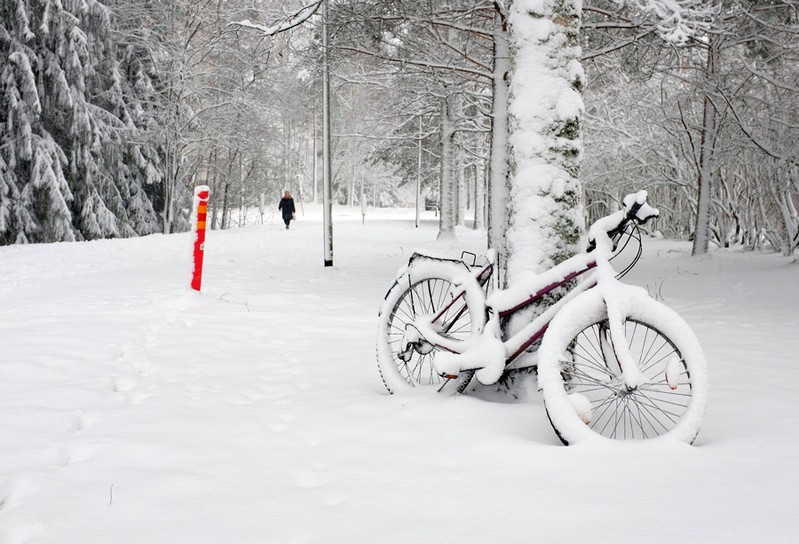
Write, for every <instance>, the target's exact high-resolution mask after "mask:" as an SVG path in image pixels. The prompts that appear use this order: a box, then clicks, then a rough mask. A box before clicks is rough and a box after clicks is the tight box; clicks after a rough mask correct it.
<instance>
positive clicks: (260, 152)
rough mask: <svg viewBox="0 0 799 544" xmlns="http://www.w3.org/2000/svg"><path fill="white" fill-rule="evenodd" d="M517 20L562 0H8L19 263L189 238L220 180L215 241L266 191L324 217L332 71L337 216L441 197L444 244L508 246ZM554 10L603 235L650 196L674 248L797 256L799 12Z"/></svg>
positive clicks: (6, 52)
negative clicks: (506, 106)
mask: <svg viewBox="0 0 799 544" xmlns="http://www.w3.org/2000/svg"><path fill="white" fill-rule="evenodd" d="M514 4H516V5H517V6H518V5H520V4H529V5H531V6H536V5H538V4H544V3H542V2H533V1H529V0H528V1H527V2H523V1H522V0H516V1H515V2H510V1H508V2H500V1H497V2H493V1H480V0H447V1H407V0H381V1H377V0H374V1H370V0H329V2H328V3H327V5H326V6H325V7H326V9H325V12H324V17H323V12H322V10H321V9H320V6H321V5H322V3H321V2H320V1H318V0H314V1H311V0H306V1H304V2H303V1H297V0H280V1H274V0H270V1H260V0H208V1H201V2H194V1H188V0H162V1H151V0H103V1H98V0H10V1H6V2H3V3H2V6H0V62H2V64H0V244H14V243H35V242H54V241H78V240H92V239H99V238H113V237H131V236H138V235H147V234H152V233H156V232H162V233H170V232H177V231H184V230H187V229H188V228H189V225H190V218H189V211H190V208H191V199H192V195H193V188H194V187H195V186H196V185H200V184H207V185H209V186H210V187H211V195H212V196H211V202H210V207H209V212H210V215H211V218H212V219H211V222H210V228H212V229H226V228H230V227H233V226H238V225H242V224H244V223H245V222H246V221H247V214H252V213H254V211H253V210H256V209H257V208H258V206H259V205H261V206H263V204H262V202H263V199H264V196H263V195H265V199H266V206H267V209H271V208H273V207H275V206H276V200H277V198H278V197H279V195H280V194H281V193H282V191H283V190H290V191H292V192H293V193H294V195H295V198H296V199H297V200H299V202H298V205H301V203H302V202H303V201H305V202H309V201H318V200H319V198H320V193H321V187H320V184H321V179H322V177H323V176H322V173H321V171H322V143H321V138H322V134H321V129H322V122H321V117H322V116H321V112H322V110H323V104H322V102H323V93H322V84H321V81H322V74H323V71H324V70H323V68H324V67H325V65H326V66H327V67H328V68H329V73H330V74H331V79H330V81H331V84H330V85H331V86H330V88H331V92H330V111H331V122H332V127H333V130H332V133H331V140H330V145H331V154H330V156H331V159H332V160H331V177H332V188H333V192H332V193H333V194H332V198H333V199H334V200H335V201H336V202H337V203H338V204H343V205H350V206H357V205H361V203H363V205H365V206H378V207H392V206H401V205H407V204H411V205H414V204H416V205H417V206H418V205H421V204H420V201H419V196H421V197H422V199H423V198H424V196H429V197H430V198H432V199H435V200H436V202H437V206H438V208H439V209H440V212H441V213H440V227H439V228H440V230H441V232H444V233H447V232H454V227H455V226H456V225H459V224H464V223H465V222H466V221H467V219H469V220H470V224H472V225H473V226H474V228H476V229H481V228H487V229H488V230H489V239H490V237H491V228H492V225H491V224H490V223H491V222H492V220H493V221H495V222H496V220H495V218H494V216H492V213H491V211H490V208H491V206H492V196H491V193H492V190H493V191H495V192H497V193H501V192H502V191H501V190H500V188H501V187H502V186H504V185H506V183H507V178H508V177H512V175H513V172H512V166H513V165H512V162H513V161H512V160H510V161H505V163H506V164H502V165H500V166H498V163H497V154H498V152H497V150H498V149H501V148H503V147H505V146H506V141H505V140H504V139H499V140H497V138H496V135H497V132H498V130H505V128H504V124H505V122H506V121H507V119H502V118H500V117H502V116H498V115H497V110H496V104H497V99H498V97H497V93H498V92H505V91H503V90H502V84H503V82H505V80H507V79H508V78H509V76H510V78H511V79H512V77H513V74H514V72H515V71H517V70H518V69H519V67H518V66H517V65H514V64H513V63H510V64H509V65H508V66H507V72H503V71H501V70H498V68H499V66H498V61H502V60H507V55H505V54H504V53H503V51H505V50H507V48H508V30H509V29H508V26H509V24H508V23H509V13H510V11H511V10H512V8H513V6H514ZM551 4H557V5H558V6H561V7H562V6H566V7H567V8H569V9H571V10H572V13H571V15H570V17H571V18H573V19H576V20H577V23H579V34H575V36H577V37H578V39H579V44H578V45H579V47H577V48H573V50H574V51H577V52H578V55H579V58H578V60H579V61H580V63H581V64H582V69H583V70H584V77H581V78H580V80H579V82H576V83H575V82H573V87H575V88H576V89H577V90H578V91H579V92H580V94H581V95H582V100H583V101H584V104H585V107H584V109H583V110H582V111H581V112H580V116H579V119H578V120H577V121H579V127H577V126H576V122H575V127H572V128H573V129H574V130H575V132H576V130H577V128H579V136H580V142H579V143H580V151H579V162H580V165H579V183H580V185H579V193H580V208H579V209H580V212H581V213H582V214H583V215H584V219H585V220H588V221H591V220H593V219H595V218H597V217H599V216H602V215H604V214H605V213H607V211H608V210H611V209H615V208H616V207H617V205H618V202H619V200H620V198H621V197H622V196H623V195H625V194H627V193H628V192H631V191H632V190H638V189H646V190H648V191H649V192H650V195H651V200H652V201H653V202H657V204H658V206H659V208H660V211H661V215H662V217H664V219H665V220H664V221H660V222H659V224H658V228H659V229H660V230H661V231H662V232H663V234H664V235H666V236H669V237H673V238H677V239H686V238H694V239H696V238H697V236H696V233H697V232H700V236H699V238H702V236H701V233H702V232H703V231H704V229H705V227H706V228H707V232H708V239H709V241H710V243H714V244H716V245H719V246H729V245H731V244H739V245H741V246H743V247H745V248H748V249H761V248H765V249H769V250H773V251H780V252H782V253H783V254H785V255H790V254H792V253H793V252H794V251H795V249H796V247H797V245H798V244H799V218H798V217H797V211H796V209H797V204H798V202H797V195H798V194H799V171H798V170H797V162H796V161H797V157H796V151H795V150H796V149H797V143H798V142H799V118H798V116H799V107H797V106H799V96H798V95H797V90H798V89H799V79H798V78H799V63H797V60H799V59H797V53H798V51H797V47H799V3H797V1H796V0H718V1H717V2H701V1H698V0H697V1H694V0H681V1H680V2H667V1H665V0H630V1H621V0H586V1H585V2H582V3H580V2H576V1H572V0H569V1H563V2H559V3H558V2H555V3H551ZM526 9H527V8H526ZM530 9H532V8H530ZM575 9H576V10H579V13H578V14H577V15H575V14H574V13H573V12H574V10H575ZM531 13H532V12H531ZM555 19H557V16H556V17H555ZM325 22H326V28H327V45H328V47H326V48H324V47H323V46H322V41H323V36H322V28H323V25H324V24H325ZM556 22H557V21H556ZM572 45H574V44H572ZM513 48H514V45H513V40H511V42H510V49H511V53H513V51H515V50H514V49H513ZM324 53H327V54H324ZM511 56H512V55H511ZM511 60H512V59H511ZM498 89H499V91H498ZM524 99H525V97H518V96H517V97H516V100H524ZM511 130H512V128H511ZM498 146H499V147H498ZM567 151H568V150H567ZM503 160H504V159H503ZM492 161H493V162H492ZM507 163H511V164H510V170H508V164H507ZM575 173H576V172H575ZM273 201H275V202H273ZM273 204H274V205H273ZM500 205H503V202H502V201H501V200H497V201H494V202H493V206H494V207H495V208H496V207H498V206H500ZM703 209H704V210H705V212H703V211H702V210H703ZM487 223H488V224H487ZM698 225H699V230H697V226H698ZM493 227H494V229H495V231H496V229H497V228H503V226H502V225H494V226H493ZM489 241H490V240H489ZM699 242H700V243H698V244H697V243H695V244H694V253H703V252H704V251H706V250H707V245H706V242H707V240H700V241H699ZM703 244H704V245H703Z"/></svg>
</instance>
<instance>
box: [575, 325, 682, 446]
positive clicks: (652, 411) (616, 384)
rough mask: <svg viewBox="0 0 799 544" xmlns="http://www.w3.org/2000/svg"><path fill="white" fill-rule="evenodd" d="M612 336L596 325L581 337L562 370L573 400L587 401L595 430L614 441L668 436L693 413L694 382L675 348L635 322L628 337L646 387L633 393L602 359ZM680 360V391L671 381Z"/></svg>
mask: <svg viewBox="0 0 799 544" xmlns="http://www.w3.org/2000/svg"><path fill="white" fill-rule="evenodd" d="M605 332H606V326H605V324H603V323H596V324H594V325H591V326H590V327H588V328H586V329H585V330H583V331H582V332H581V333H579V334H578V335H577V336H576V338H575V339H574V340H573V342H572V343H571V345H570V347H569V349H568V351H569V354H570V359H569V361H568V362H567V363H566V364H564V365H562V368H563V370H562V373H563V375H564V385H565V387H566V390H567V392H568V394H580V395H582V396H584V397H586V398H587V399H588V401H589V403H590V406H591V410H592V412H591V417H590V419H591V420H590V423H589V426H590V427H591V428H592V429H593V430H594V431H595V432H597V433H599V434H601V435H603V436H606V437H608V438H614V439H646V438H653V437H655V436H659V435H661V434H664V433H666V432H668V431H669V430H670V429H671V428H673V427H674V426H675V425H676V424H677V422H678V421H679V420H680V418H681V417H682V416H683V414H684V413H685V412H686V410H687V409H688V403H689V401H690V399H691V385H690V376H689V375H688V372H687V371H686V370H685V365H684V363H682V359H681V358H680V353H679V351H678V350H677V348H676V347H675V346H674V344H672V343H671V341H670V340H669V339H668V338H666V337H665V336H664V335H662V334H661V333H660V332H659V331H658V330H657V329H654V328H653V327H650V326H648V325H647V324H645V323H641V322H638V321H634V320H628V321H627V322H626V324H625V336H626V338H627V341H628V349H629V351H630V355H631V356H632V358H633V360H634V361H635V362H636V363H638V366H639V369H640V370H641V372H642V373H643V374H644V376H645V378H646V383H645V384H644V385H642V386H641V387H639V388H637V389H634V390H632V391H630V390H628V389H627V388H626V386H625V384H624V380H623V379H621V378H620V377H618V376H616V375H614V373H613V372H611V371H610V370H609V368H610V367H609V366H608V363H607V361H605V358H604V357H603V354H602V349H601V339H602V338H603V336H602V335H604V334H605ZM674 357H677V358H678V359H679V360H680V362H681V365H680V366H681V372H680V374H679V381H678V382H677V383H676V385H677V387H676V388H672V387H671V386H670V385H669V383H667V379H666V366H667V363H668V361H670V360H671V359H673V358H674Z"/></svg>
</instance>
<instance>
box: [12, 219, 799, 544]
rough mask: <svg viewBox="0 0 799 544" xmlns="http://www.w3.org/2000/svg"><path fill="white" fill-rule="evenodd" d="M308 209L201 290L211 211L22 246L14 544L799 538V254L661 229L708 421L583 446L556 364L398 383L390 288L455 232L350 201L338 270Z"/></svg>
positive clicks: (656, 247) (668, 284)
mask: <svg viewBox="0 0 799 544" xmlns="http://www.w3.org/2000/svg"><path fill="white" fill-rule="evenodd" d="M306 212H307V214H306V216H305V217H303V218H301V219H300V220H299V221H298V222H296V223H295V224H294V225H293V226H292V230H290V231H288V232H286V231H284V230H283V229H282V226H280V225H278V224H275V223H272V224H266V225H263V226H252V227H248V228H245V229H239V230H233V231H226V232H211V233H209V237H208V241H207V245H206V275H205V280H204V284H203V291H202V294H199V295H198V294H196V293H193V292H190V291H189V290H188V289H187V284H188V270H189V264H188V253H189V251H190V241H189V237H188V235H183V234H182V235H173V236H168V237H166V236H151V237H147V238H141V239H134V240H118V241H101V242H91V243H82V244H52V245H41V246H29V247H2V248H0V302H1V303H2V308H3V311H2V313H0V544H22V543H26V542H28V543H73V542H74V543H112V542H113V543H148V544H149V543H170V544H174V543H177V542H181V543H193V544H194V543H219V542H231V543H250V542H252V543H256V542H257V543H279V544H283V543H295V542H296V543H350V542H379V543H384V542H385V543H403V544H407V543H417V542H441V541H454V542H460V543H490V542H500V541H502V542H519V543H522V542H524V543H527V542H534V541H536V540H538V539H546V540H547V541H549V542H581V541H590V542H593V543H603V542H614V543H618V542H629V543H633V542H653V543H655V542H672V541H679V542H688V543H693V542H696V543H699V542H702V543H704V542H726V543H729V542H736V543H737V542H740V543H744V542H745V543H750V542H772V543H773V542H792V541H793V540H794V538H795V534H796V533H797V530H799V520H797V517H796V515H795V513H796V506H795V505H796V503H797V500H799V492H798V491H797V487H799V471H797V470H796V468H795V459H796V458H797V456H798V455H799V438H797V436H796V433H795V432H793V430H792V429H793V425H792V424H793V421H794V420H795V419H796V415H795V414H796V412H797V408H799V398H798V397H799V396H798V395H797V383H799V365H798V364H797V356H796V354H797V353H799V335H797V334H796V331H797V330H799V293H797V291H798V290H797V289H795V288H792V287H791V286H796V285H797V279H799V265H797V264H796V263H791V261H790V260H786V259H784V258H782V257H779V256H772V255H769V256H753V255H742V254H740V253H737V252H732V251H731V252H717V253H715V254H714V255H713V256H712V257H709V258H705V259H691V258H689V257H688V256H687V251H688V246H687V245H685V244H676V243H672V242H664V241H657V240H647V241H646V246H645V248H646V250H647V251H646V253H645V259H644V262H642V263H641V264H640V265H639V267H638V268H637V269H636V270H635V271H634V272H633V274H632V275H631V276H632V277H631V281H633V282H635V283H638V284H640V285H644V286H648V287H650V290H651V291H652V292H655V291H658V292H659V294H660V295H662V296H663V298H664V299H665V302H666V303H667V304H669V305H671V306H672V307H674V308H675V309H677V310H678V311H679V312H680V313H681V314H682V315H683V316H684V317H685V318H686V320H687V321H688V322H689V323H690V324H691V325H692V326H693V327H694V329H695V331H696V332H697V335H698V336H699V338H700V340H701V341H702V343H703V345H704V347H705V349H706V352H707V355H708V359H709V362H710V365H711V368H710V370H711V386H712V390H711V401H710V406H709V410H708V414H707V417H706V421H705V424H704V426H703V430H702V432H701V433H700V435H699V439H698V440H697V443H696V445H695V446H694V447H689V446H680V445H660V446H658V447H657V448H653V447H649V446H648V445H633V444H614V445H612V446H607V447H605V446H601V447H593V446H592V447H590V448H586V447H572V448H565V447H562V446H560V445H559V442H558V440H557V438H556V437H555V435H554V433H553V432H552V431H551V429H550V427H549V424H548V422H547V419H546V414H545V413H544V410H543V407H542V406H541V401H540V398H539V396H538V394H537V392H535V388H534V384H531V386H530V388H529V390H528V391H527V392H526V393H527V394H525V395H523V398H521V399H519V400H514V399H512V398H504V399H493V400H488V399H486V398H478V397H475V396H459V397H448V398H436V397H434V398H429V397H426V396H416V395H413V396H409V397H396V396H394V397H392V396H389V395H387V394H386V392H385V390H384V389H383V386H382V383H381V381H380V378H379V375H378V373H377V370H376V366H375V363H374V334H375V327H376V317H377V308H378V306H379V303H380V300H381V299H382V297H383V295H384V294H385V291H386V289H387V288H388V287H389V285H390V283H391V280H392V278H393V276H394V273H395V271H396V270H397V269H398V268H399V267H400V266H401V265H402V264H403V263H404V262H405V261H407V258H408V257H409V255H410V254H411V253H412V252H413V250H415V249H418V248H426V249H428V250H432V251H437V252H439V253H440V252H447V251H450V250H451V249H452V248H450V247H448V246H446V245H444V244H441V243H436V242H434V238H435V232H436V231H435V225H434V223H433V222H432V218H431V217H429V216H428V217H426V219H427V221H426V222H425V223H424V224H423V225H422V227H421V228H420V229H414V228H413V224H412V220H411V219H410V218H409V217H410V216H409V214H408V213H407V212H401V211H395V212H388V211H386V212H381V213H378V212H370V214H369V215H367V223H366V225H365V226H364V225H361V224H360V216H358V215H351V216H347V213H346V210H341V211H340V212H337V223H336V227H335V229H336V230H335V236H336V238H335V247H334V250H335V261H334V262H335V265H336V266H334V267H333V268H327V269H325V268H323V267H322V234H321V226H320V224H319V219H318V213H317V212H318V209H316V208H313V207H310V206H307V205H306ZM459 236H460V237H461V239H462V241H461V243H462V244H463V245H464V246H468V247H471V248H478V247H479V245H480V238H481V235H480V234H476V233H472V232H470V231H466V230H461V231H459ZM459 247H460V245H459Z"/></svg>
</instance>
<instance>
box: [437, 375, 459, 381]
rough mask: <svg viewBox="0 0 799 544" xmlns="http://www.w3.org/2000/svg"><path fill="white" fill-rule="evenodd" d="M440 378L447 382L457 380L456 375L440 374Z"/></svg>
mask: <svg viewBox="0 0 799 544" xmlns="http://www.w3.org/2000/svg"><path fill="white" fill-rule="evenodd" d="M441 377H442V378H446V379H448V380H457V379H458V375H457V374H442V375H441Z"/></svg>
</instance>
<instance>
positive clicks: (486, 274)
mask: <svg viewBox="0 0 799 544" xmlns="http://www.w3.org/2000/svg"><path fill="white" fill-rule="evenodd" d="M596 266H597V259H596V258H594V256H592V255H589V254H586V253H580V254H578V255H575V256H573V257H572V258H570V259H568V260H566V261H564V262H563V263H561V264H559V265H557V266H555V267H553V268H551V269H550V270H548V271H546V272H544V273H543V274H540V275H539V276H537V277H536V282H535V283H534V284H531V285H528V286H527V287H528V288H529V290H533V291H534V292H533V294H531V295H528V296H526V297H525V298H517V299H515V300H514V301H513V302H511V303H510V304H505V305H504V306H505V307H499V306H497V305H495V304H494V303H492V300H491V297H489V298H488V300H487V301H486V308H487V310H488V311H489V312H491V313H493V314H494V315H495V316H496V317H498V318H499V319H507V318H509V317H511V316H512V315H514V314H516V313H518V312H520V311H522V310H524V309H525V308H528V307H529V306H531V305H533V304H535V303H536V302H537V301H539V300H541V299H542V298H543V297H545V296H546V295H548V294H549V293H551V292H552V291H554V290H555V289H558V288H559V287H562V286H563V285H566V284H567V283H569V282H571V281H572V280H574V279H575V278H578V277H580V276H582V275H583V274H585V273H586V272H588V271H590V270H593V269H594V268H596ZM495 267H496V265H495V264H494V263H488V264H486V265H485V266H483V267H482V268H480V269H479V270H477V271H476V272H474V274H473V275H474V278H475V280H476V281H477V284H478V285H479V286H480V287H481V288H484V287H485V285H486V283H488V281H489V280H490V279H491V278H492V277H493V275H494V273H495ZM595 285H596V278H594V276H593V275H591V276H588V277H586V278H585V279H584V280H583V281H581V282H580V283H579V284H578V285H575V286H574V287H572V288H571V289H570V290H569V291H568V293H566V294H565V295H564V296H563V297H562V298H561V299H559V300H558V301H557V302H556V303H555V304H553V305H551V306H549V307H548V308H547V309H546V310H545V311H544V312H542V313H541V314H540V315H539V316H537V317H536V318H535V319H533V320H532V321H531V322H530V323H528V324H527V325H525V326H524V327H523V328H522V329H521V330H519V331H518V332H516V333H515V334H514V335H512V336H511V337H510V338H507V339H505V340H504V341H503V343H504V345H505V348H506V351H507V353H508V354H509V355H508V356H507V358H506V360H505V366H506V367H507V366H509V365H510V364H511V363H513V362H514V361H515V360H516V359H517V358H518V357H519V356H520V355H521V354H522V353H524V352H525V351H526V350H527V349H528V348H529V347H530V346H532V345H533V344H535V342H537V341H538V340H539V339H540V338H541V337H542V336H543V335H544V333H545V332H546V330H547V327H548V326H549V322H550V321H551V320H552V318H553V317H554V315H555V313H557V311H558V310H559V309H560V308H561V307H562V306H563V305H565V304H566V303H567V302H569V301H570V300H572V299H573V298H574V297H575V296H577V295H578V294H580V293H581V292H583V291H585V290H587V289H590V288H591V287H593V286H595ZM465 296H466V288H459V289H458V290H457V291H455V292H454V293H453V297H452V300H451V301H450V302H449V303H448V304H446V305H445V306H443V307H442V308H440V309H439V311H438V312H437V313H436V314H435V315H434V316H433V317H432V319H430V320H429V323H430V324H432V323H436V322H437V321H438V320H440V319H441V318H442V317H443V316H444V315H446V314H447V312H448V311H449V310H450V309H452V307H453V306H455V305H456V304H457V303H459V301H460V300H461V299H463V298H464V297H465ZM465 310H466V308H465V306H464V308H463V309H462V310H460V312H459V313H458V314H456V318H455V319H453V320H452V322H453V323H454V322H455V321H457V317H459V316H460V314H462V313H463V312H464V311H465ZM420 330H422V331H423V334H422V335H423V336H424V338H425V340H427V341H428V342H430V343H432V344H434V345H435V346H436V347H437V348H440V349H445V350H446V351H449V352H452V353H459V351H456V350H455V349H453V348H452V345H451V344H450V343H449V342H447V341H446V339H445V338H443V337H441V336H440V335H439V334H438V333H436V332H435V331H434V330H433V329H432V328H427V327H420ZM444 332H446V330H445V331H444Z"/></svg>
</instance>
